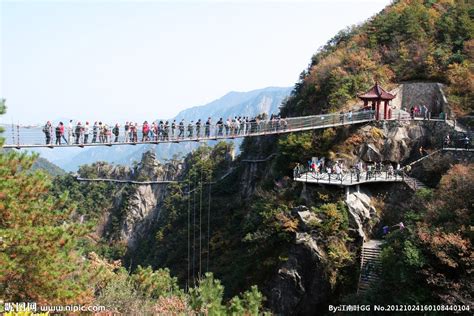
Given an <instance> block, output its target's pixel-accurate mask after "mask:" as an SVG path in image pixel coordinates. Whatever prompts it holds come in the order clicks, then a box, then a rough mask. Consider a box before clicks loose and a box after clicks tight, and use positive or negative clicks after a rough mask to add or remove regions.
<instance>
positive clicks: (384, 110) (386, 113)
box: [383, 100, 388, 120]
mask: <svg viewBox="0 0 474 316" xmlns="http://www.w3.org/2000/svg"><path fill="white" fill-rule="evenodd" d="M387 111H388V101H387V100H385V101H384V103H383V119H384V120H387V119H388V112H387Z"/></svg>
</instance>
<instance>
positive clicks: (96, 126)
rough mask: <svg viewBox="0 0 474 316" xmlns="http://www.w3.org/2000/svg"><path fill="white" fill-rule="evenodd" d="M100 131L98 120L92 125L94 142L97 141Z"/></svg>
mask: <svg viewBox="0 0 474 316" xmlns="http://www.w3.org/2000/svg"><path fill="white" fill-rule="evenodd" d="M98 131H99V125H98V124H97V121H95V122H94V126H93V127H92V143H96V142H97V132H98Z"/></svg>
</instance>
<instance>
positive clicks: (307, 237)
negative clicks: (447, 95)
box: [266, 232, 331, 315]
mask: <svg viewBox="0 0 474 316" xmlns="http://www.w3.org/2000/svg"><path fill="white" fill-rule="evenodd" d="M325 256H326V254H325V253H324V252H323V251H322V250H321V249H320V247H319V246H318V244H317V241H316V238H315V237H314V236H312V235H311V234H310V233H307V232H301V233H296V236H295V242H294V245H293V246H292V247H291V249H290V251H289V259H288V261H286V262H285V263H284V264H283V265H282V266H281V267H280V269H278V273H277V275H276V276H275V277H274V278H273V279H272V281H271V282H270V284H269V287H268V289H269V293H266V295H267V297H268V300H269V305H270V306H271V307H272V310H273V311H274V312H275V313H276V314H279V315H313V314H314V312H315V311H316V310H317V309H322V308H325V307H323V306H322V305H323V304H325V303H326V302H327V300H328V297H329V295H330V294H331V285H330V283H329V280H328V278H327V275H326V273H325V264H324V259H323V258H324V257H325Z"/></svg>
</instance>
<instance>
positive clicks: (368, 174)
mask: <svg viewBox="0 0 474 316" xmlns="http://www.w3.org/2000/svg"><path fill="white" fill-rule="evenodd" d="M307 173H309V174H310V175H312V177H313V178H316V179H328V180H335V181H342V180H343V179H344V178H345V176H346V175H350V176H351V179H352V181H355V182H359V181H361V179H362V180H364V179H365V180H366V181H368V180H371V179H377V178H378V179H380V178H382V177H384V178H385V179H392V178H394V177H398V176H403V170H402V168H401V167H400V164H399V163H397V164H396V166H394V165H393V164H392V163H391V162H386V163H383V162H362V161H359V162H357V163H356V164H354V165H352V166H348V165H347V164H346V163H345V162H344V161H343V160H336V161H327V160H326V159H325V158H321V159H318V158H313V159H312V160H308V162H307V166H306V167H305V166H303V165H302V164H300V163H297V164H296V166H295V168H294V169H293V177H294V178H295V179H296V178H299V177H301V176H302V175H303V174H307ZM363 177H364V178H363Z"/></svg>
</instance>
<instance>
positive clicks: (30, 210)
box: [0, 100, 93, 304]
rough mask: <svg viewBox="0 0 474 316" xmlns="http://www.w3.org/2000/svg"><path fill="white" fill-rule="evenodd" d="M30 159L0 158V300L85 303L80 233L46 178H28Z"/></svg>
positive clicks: (0, 154)
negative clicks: (50, 193) (50, 192)
mask: <svg viewBox="0 0 474 316" xmlns="http://www.w3.org/2000/svg"><path fill="white" fill-rule="evenodd" d="M4 111H5V104H4V100H3V101H2V103H1V105H0V112H4ZM2 142H3V141H1V140H0V143H2ZM36 157H37V156H36V155H29V154H26V153H17V152H13V151H11V152H7V153H5V152H3V151H1V152H0V236H1V238H2V240H1V243H0V247H1V249H2V251H1V252H0V293H1V294H0V296H1V297H2V298H3V299H5V300H7V301H13V302H15V301H30V300H32V301H36V302H38V303H50V304H65V303H73V302H74V303H81V302H84V301H87V300H90V298H91V296H92V295H93V292H92V290H91V288H90V286H88V282H90V280H89V279H88V277H89V276H90V275H89V273H88V272H87V265H86V262H85V261H83V260H81V256H80V253H79V252H78V251H77V247H76V242H75V241H76V239H77V238H78V236H81V235H83V234H84V232H85V231H84V230H83V229H82V228H81V227H80V226H78V225H74V224H72V223H70V222H69V215H70V213H71V211H72V209H71V208H70V207H69V206H68V204H69V201H68V197H67V194H62V195H61V196H60V197H59V198H53V197H51V196H50V195H49V189H50V187H51V182H50V180H49V178H48V177H47V176H46V175H45V174H43V173H41V172H31V170H30V169H31V166H32V164H33V162H34V161H35V159H36Z"/></svg>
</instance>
